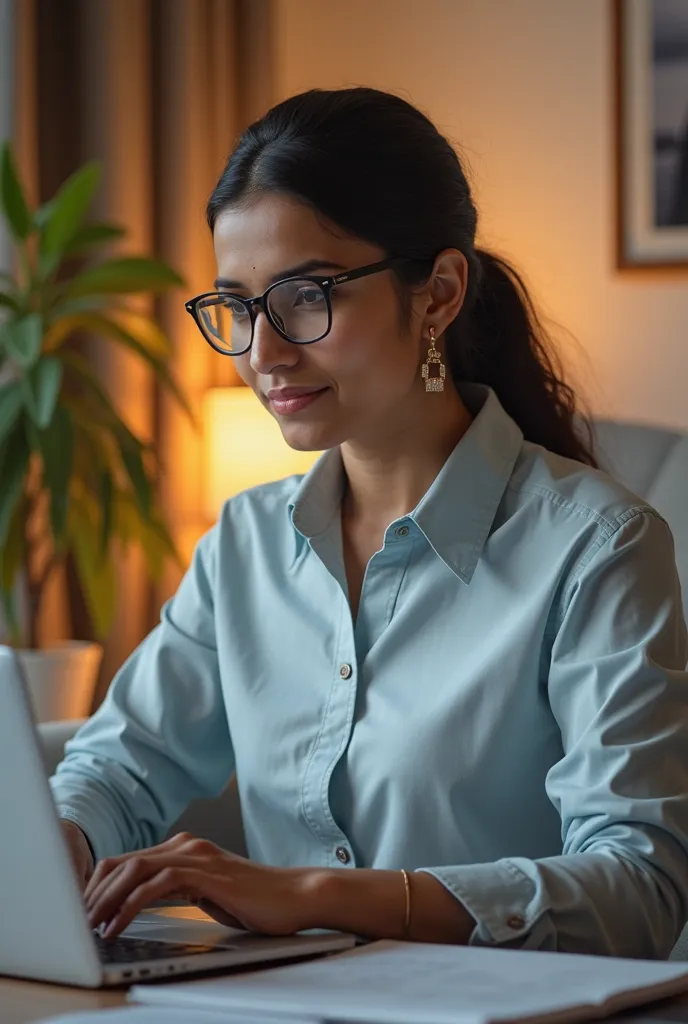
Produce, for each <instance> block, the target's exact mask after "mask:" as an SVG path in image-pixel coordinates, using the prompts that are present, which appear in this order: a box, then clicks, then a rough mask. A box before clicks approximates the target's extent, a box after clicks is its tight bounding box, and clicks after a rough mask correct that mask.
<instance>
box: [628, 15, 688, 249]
mask: <svg viewBox="0 0 688 1024" xmlns="http://www.w3.org/2000/svg"><path fill="white" fill-rule="evenodd" d="M615 35H616V62H617V68H616V77H617V86H618V88H617V92H618V95H617V113H618V117H617V126H618V132H617V136H618V139H617V142H618V144H617V164H618V168H617V169H618V174H617V181H618V204H617V205H618V241H619V246H618V248H619V263H620V265H621V266H624V267H631V266H642V267H676V266H684V267H686V268H688V0H616V26H615Z"/></svg>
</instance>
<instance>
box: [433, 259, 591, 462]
mask: <svg viewBox="0 0 688 1024" xmlns="http://www.w3.org/2000/svg"><path fill="white" fill-rule="evenodd" d="M474 252H475V255H476V257H477V260H474V261H471V262H472V263H473V268H474V269H475V270H477V273H476V275H475V276H476V278H477V281H476V287H475V291H474V295H473V301H472V306H471V308H469V309H468V310H467V316H466V317H465V318H464V317H462V316H461V315H459V317H458V318H457V320H456V321H454V323H453V324H452V325H451V326H450V327H449V329H448V330H447V332H446V341H447V362H448V364H449V368H450V371H451V373H452V377H453V379H454V380H455V381H456V382H457V383H460V382H461V381H473V382H475V383H480V384H487V385H488V386H489V387H491V388H492V389H493V390H494V391H495V393H496V394H497V397H498V398H499V401H500V403H501V404H502V406H503V407H504V409H505V410H506V412H507V413H508V414H509V415H510V416H511V418H512V419H514V420H515V421H516V423H517V424H518V425H519V427H520V428H521V430H522V431H523V435H524V437H525V438H526V440H528V441H532V442H533V443H534V444H539V445H542V446H543V447H545V448H548V449H549V450H550V451H552V452H556V453H557V454H558V455H564V456H565V457H566V458H569V459H576V460H577V461H579V462H584V463H586V464H587V465H589V466H597V461H596V459H595V455H594V451H593V441H592V430H591V427H590V424H589V422H588V420H587V419H586V418H585V417H584V416H583V415H582V414H581V413H580V411H579V410H578V407H577V400H576V396H575V394H574V392H573V390H572V389H571V387H570V386H569V385H568V384H567V383H566V382H565V381H564V379H563V373H562V368H561V364H560V360H559V358H558V355H557V353H556V350H555V348H554V346H553V344H552V341H551V339H550V338H549V337H548V335H547V332H546V330H545V328H544V326H543V324H542V322H541V320H540V318H539V317H538V314H537V311H536V309H535V307H534V305H533V301H532V299H531V297H530V295H529V293H528V289H527V288H526V285H525V283H524V281H523V279H522V278H521V276H520V275H519V273H518V272H517V271H516V270H515V269H514V268H513V267H512V266H511V265H510V264H509V263H507V261H506V260H504V259H502V258H501V257H499V256H494V255H493V254H492V253H489V252H485V251H484V250H481V249H475V250H474Z"/></svg>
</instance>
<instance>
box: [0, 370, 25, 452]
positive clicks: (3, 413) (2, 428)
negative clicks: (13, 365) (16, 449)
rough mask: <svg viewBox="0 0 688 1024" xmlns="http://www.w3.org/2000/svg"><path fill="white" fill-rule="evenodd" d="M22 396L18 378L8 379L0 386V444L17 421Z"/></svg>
mask: <svg viewBox="0 0 688 1024" xmlns="http://www.w3.org/2000/svg"><path fill="white" fill-rule="evenodd" d="M23 400H24V396H23V393H22V386H21V383H20V382H19V381H18V380H13V381H10V382H9V383H8V384H4V385H3V386H2V387H1V388H0V445H2V442H3V441H4V440H5V438H6V437H7V435H8V434H9V432H10V430H11V429H12V427H13V426H14V424H15V423H16V422H17V417H18V416H19V413H20V411H21V407H22V403H23Z"/></svg>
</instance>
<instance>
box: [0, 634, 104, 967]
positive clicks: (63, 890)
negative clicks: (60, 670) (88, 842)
mask: <svg viewBox="0 0 688 1024" xmlns="http://www.w3.org/2000/svg"><path fill="white" fill-rule="evenodd" d="M0 915H1V916H2V928H0V974H12V975H18V976H21V977H25V978H39V979H41V980H43V981H60V982H63V983H66V984H74V985H88V986H97V985H100V984H101V982H102V978H103V968H102V965H101V963H100V959H99V956H98V953H97V950H96V946H95V943H94V941H93V937H92V933H91V929H90V927H89V923H88V919H87V917H86V912H85V910H84V906H83V902H82V899H81V893H80V891H79V885H78V882H77V878H76V874H75V872H74V870H73V868H72V863H71V859H70V855H69V850H68V848H67V844H66V842H65V840H64V837H63V835H62V829H61V827H60V824H59V821H58V817H57V812H56V810H55V805H54V802H53V799H52V794H51V792H50V786H49V785H48V781H47V779H46V777H45V768H44V766H43V760H42V757H41V750H40V746H39V743H38V739H37V736H36V731H35V726H34V722H33V716H32V713H31V709H30V704H29V699H28V694H27V690H26V686H25V683H24V680H23V678H22V674H21V668H20V666H19V662H18V660H17V657H16V655H15V654H14V651H12V649H11V648H9V647H3V646H0Z"/></svg>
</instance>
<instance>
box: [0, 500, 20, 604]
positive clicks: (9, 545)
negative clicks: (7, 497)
mask: <svg viewBox="0 0 688 1024" xmlns="http://www.w3.org/2000/svg"><path fill="white" fill-rule="evenodd" d="M25 550H26V508H25V502H24V501H23V500H22V501H18V502H17V503H16V505H15V506H14V512H13V513H12V518H11V521H10V527H9V530H8V532H7V540H6V542H5V544H4V545H3V546H2V547H0V590H3V591H5V593H7V594H11V592H12V588H13V587H14V580H15V577H16V575H17V572H18V570H19V568H20V566H21V564H22V562H23V561H24V552H25Z"/></svg>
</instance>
